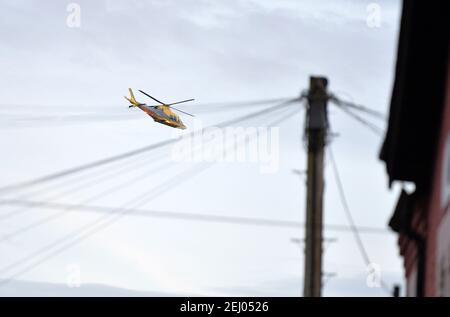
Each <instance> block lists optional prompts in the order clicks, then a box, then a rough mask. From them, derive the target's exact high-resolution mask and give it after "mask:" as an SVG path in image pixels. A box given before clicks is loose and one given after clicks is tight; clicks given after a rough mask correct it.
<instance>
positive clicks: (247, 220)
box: [0, 199, 390, 234]
mask: <svg viewBox="0 0 450 317" xmlns="http://www.w3.org/2000/svg"><path fill="white" fill-rule="evenodd" d="M0 205H18V206H24V207H27V208H45V209H55V210H61V209H70V210H73V211H77V212H94V213H108V214H111V213H115V212H117V209H119V208H114V207H106V206H97V205H85V204H67V203H51V202H46V201H30V200H15V199H12V200H0ZM127 214H128V215H131V216H143V217H156V218H169V219H180V220H192V221H203V222H215V223H230V224H243V225H256V226H274V227H288V228H299V227H300V228H302V227H304V223H302V222H299V221H291V220H276V219H264V218H254V217H235V216H223V215H211V214H205V213H203V214H202V213H192V212H174V211H158V210H147V209H128V210H127ZM325 228H326V229H328V230H330V231H339V232H348V231H352V229H351V228H350V227H349V226H348V225H341V224H328V225H325ZM357 228H358V231H359V232H362V233H367V234H390V232H389V231H388V230H387V229H385V228H380V227H369V226H358V227H357Z"/></svg>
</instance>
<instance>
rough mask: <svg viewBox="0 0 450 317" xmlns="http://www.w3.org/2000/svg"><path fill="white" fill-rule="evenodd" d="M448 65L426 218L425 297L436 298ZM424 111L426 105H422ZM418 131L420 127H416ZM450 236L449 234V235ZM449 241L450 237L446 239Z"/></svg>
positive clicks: (449, 126)
mask: <svg viewBox="0 0 450 317" xmlns="http://www.w3.org/2000/svg"><path fill="white" fill-rule="evenodd" d="M449 70H450V64H449V68H448V69H447V83H446V85H447V87H446V91H447V94H446V97H445V105H444V110H443V116H442V125H441V132H440V136H439V141H438V149H437V152H436V155H437V156H436V164H435V166H434V171H433V182H432V188H431V196H430V199H429V203H428V208H427V209H428V213H427V214H428V216H427V225H428V227H427V244H426V247H427V255H426V268H425V295H426V296H436V295H437V290H436V285H437V284H436V278H437V277H438V276H439V275H438V274H437V272H436V247H437V240H436V239H437V231H438V229H439V224H440V222H441V219H442V218H443V216H444V214H445V212H446V209H447V210H448V208H442V207H441V179H442V173H443V166H442V163H443V154H444V153H443V152H444V146H445V143H446V141H447V136H448V134H449V132H450V79H449V74H450V71H449ZM424 111H426V105H424ZM417 128H418V129H420V127H417ZM449 234H450V233H449ZM448 239H450V236H449V237H448Z"/></svg>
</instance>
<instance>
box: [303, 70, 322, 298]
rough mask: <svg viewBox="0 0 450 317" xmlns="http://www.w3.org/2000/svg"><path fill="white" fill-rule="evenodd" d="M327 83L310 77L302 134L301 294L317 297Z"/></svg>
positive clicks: (320, 245) (318, 289)
mask: <svg viewBox="0 0 450 317" xmlns="http://www.w3.org/2000/svg"><path fill="white" fill-rule="evenodd" d="M327 85H328V80H327V79H326V78H324V77H310V82H309V91H308V96H307V98H308V108H307V111H306V120H305V124H306V126H305V136H306V139H307V142H308V163H307V164H308V166H307V169H308V171H307V190H306V196H307V198H306V230H305V274H304V289H303V295H304V296H305V297H320V296H321V288H322V204H323V189H324V179H323V160H324V147H325V139H326V134H327V129H328V116H327V100H328V96H327Z"/></svg>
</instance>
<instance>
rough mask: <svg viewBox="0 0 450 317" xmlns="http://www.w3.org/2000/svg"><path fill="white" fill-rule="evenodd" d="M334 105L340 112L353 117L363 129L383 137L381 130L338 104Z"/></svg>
mask: <svg viewBox="0 0 450 317" xmlns="http://www.w3.org/2000/svg"><path fill="white" fill-rule="evenodd" d="M336 105H337V106H338V108H339V109H341V110H342V111H344V112H345V113H347V114H348V115H349V116H351V117H353V118H354V119H356V120H357V121H359V122H360V123H362V124H363V125H364V126H365V127H367V128H369V129H370V130H371V131H372V132H374V133H375V134H377V135H378V136H382V135H383V130H382V129H381V128H379V127H377V126H376V125H374V124H373V123H370V122H369V121H367V120H365V119H363V118H362V117H360V116H359V115H357V114H355V113H353V112H351V111H350V110H349V109H347V108H345V107H343V106H341V105H339V104H336Z"/></svg>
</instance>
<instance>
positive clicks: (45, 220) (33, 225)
mask: <svg viewBox="0 0 450 317" xmlns="http://www.w3.org/2000/svg"><path fill="white" fill-rule="evenodd" d="M279 110H281V111H283V110H284V109H283V108H282V109H278V111H279ZM295 111H298V109H295ZM289 115H290V113H289ZM285 118H287V117H286V116H285V115H284V116H283V117H282V118H280V119H281V120H284V119H285ZM280 119H278V120H276V121H275V122H276V123H278V122H280V121H281V120H280ZM275 122H274V123H273V124H275ZM209 141H212V140H208V141H206V142H209ZM172 164H173V163H172V162H165V164H163V166H158V167H157V168H155V169H152V170H150V172H147V173H145V174H144V175H138V176H137V177H134V178H132V179H131V180H128V181H126V182H125V183H120V184H119V185H115V186H112V187H110V188H108V189H106V190H104V191H102V192H101V193H100V194H96V195H93V196H91V197H89V198H88V199H86V200H84V201H83V202H82V203H81V204H87V203H89V202H91V201H94V200H96V199H98V198H101V197H104V196H107V195H110V194H111V193H114V192H116V191H118V190H119V189H121V188H124V187H127V186H128V185H129V184H135V183H136V182H138V181H142V180H143V179H145V178H147V177H149V176H152V175H154V174H155V173H157V172H160V171H161V170H163V169H166V168H168V167H171V166H172ZM142 166H144V165H142ZM106 176H110V175H106ZM94 180H95V179H94ZM96 184H97V182H96ZM60 196H61V195H57V196H54V197H52V198H49V199H55V198H58V197H60ZM22 207H23V209H21V210H20V209H19V212H18V211H17V210H15V211H13V212H10V213H8V214H6V215H2V216H1V217H0V220H4V219H6V218H10V217H12V216H15V215H18V214H21V213H23V212H25V211H30V210H31V209H27V208H26V206H22ZM35 207H36V206H35ZM66 212H71V210H70V208H69V209H67V208H65V209H64V210H62V211H60V212H58V213H56V214H53V215H49V216H47V217H45V218H43V219H39V220H37V221H35V222H33V223H31V224H29V225H27V226H24V227H21V228H19V229H17V230H15V231H13V232H11V233H9V234H6V235H4V236H3V237H0V243H1V242H4V241H7V240H9V239H11V238H14V237H16V236H17V235H19V234H22V233H25V232H28V231H29V230H31V229H34V228H36V227H38V226H41V225H43V224H47V223H49V222H50V221H54V220H56V219H58V218H60V217H62V216H64V215H65V214H66Z"/></svg>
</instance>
